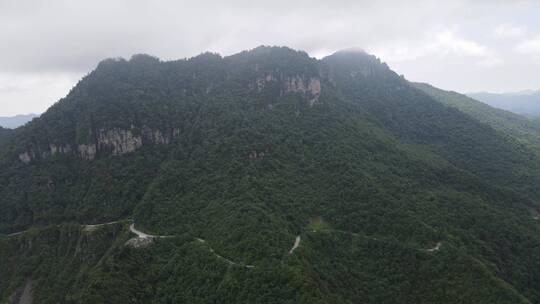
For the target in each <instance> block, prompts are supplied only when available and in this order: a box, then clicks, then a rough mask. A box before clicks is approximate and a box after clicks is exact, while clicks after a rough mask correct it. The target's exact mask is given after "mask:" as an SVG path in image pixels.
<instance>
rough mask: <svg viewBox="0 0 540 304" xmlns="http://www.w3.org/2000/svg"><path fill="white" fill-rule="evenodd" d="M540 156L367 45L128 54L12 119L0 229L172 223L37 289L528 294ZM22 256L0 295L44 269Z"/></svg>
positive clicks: (324, 298)
mask: <svg viewBox="0 0 540 304" xmlns="http://www.w3.org/2000/svg"><path fill="white" fill-rule="evenodd" d="M539 166H540V162H539V161H538V158H537V156H536V154H535V153H534V151H532V150H531V149H530V148H529V147H528V146H527V145H525V144H522V143H520V142H519V141H517V140H514V139H513V138H510V137H507V136H504V134H501V133H500V132H498V131H497V130H495V129H494V128H492V127H491V126H489V125H487V124H485V123H484V122H481V121H478V120H476V119H474V118H473V117H471V116H470V115H466V114H464V113H462V112H460V111H458V110H456V109H453V108H450V107H448V106H445V105H442V104H441V103H440V102H438V101H436V100H434V99H433V98H432V97H430V96H428V95H427V94H425V93H424V92H422V91H420V90H418V89H417V88H415V87H413V86H411V85H410V84H409V82H407V81H406V80H405V79H403V78H401V77H399V76H398V75H397V74H395V73H394V72H392V71H391V70H390V69H388V67H387V66H386V65H385V64H383V63H381V62H380V61H379V60H378V59H376V58H375V57H373V56H370V55H368V54H365V53H358V52H338V53H336V54H334V55H331V56H329V57H327V58H324V59H322V60H316V59H314V58H310V57H309V56H308V55H307V54H306V53H304V52H298V51H294V50H291V49H288V48H277V47H259V48H256V49H254V50H251V51H246V52H242V53H239V54H236V55H233V56H229V57H221V56H219V55H216V54H202V55H200V56H197V57H194V58H191V59H187V60H179V61H172V62H162V61H160V60H158V59H156V58H153V57H150V56H147V55H137V56H134V57H132V58H131V59H130V60H106V61H103V62H101V63H100V64H99V65H98V67H97V68H96V70H95V71H93V72H92V73H90V74H89V75H88V76H87V77H85V78H84V79H83V80H82V81H81V82H80V83H79V84H78V85H77V86H76V87H75V88H74V89H73V90H72V91H71V92H70V93H69V94H68V95H67V96H66V97H65V98H64V99H62V100H61V101H59V102H58V103H57V104H55V105H54V106H53V107H52V108H51V109H49V110H48V111H47V112H46V113H44V114H43V115H42V116H41V117H40V118H38V119H35V120H33V121H32V122H31V123H29V124H28V125H26V126H24V127H22V128H19V129H17V130H14V131H13V134H12V136H10V139H9V140H8V142H7V143H6V144H4V146H3V147H2V148H0V186H1V187H0V208H1V209H2V210H6V212H3V213H1V214H0V231H1V232H4V233H13V232H17V231H20V230H24V229H27V228H29V227H35V228H34V229H36V230H37V231H41V229H43V228H42V227H45V226H52V227H54V226H55V225H57V224H60V223H66V222H77V223H79V224H89V223H90V224H92V223H103V222H109V221H113V220H119V219H128V218H132V219H133V220H134V222H135V224H136V225H137V227H138V229H141V230H142V231H145V232H147V233H153V234H156V235H162V236H167V237H163V238H157V239H155V240H153V242H152V243H151V244H150V245H149V246H148V247H145V248H132V247H130V246H112V247H109V248H110V250H107V254H104V253H103V252H102V251H100V252H99V255H100V256H103V259H102V261H101V262H100V263H98V264H96V263H94V262H92V263H89V265H90V266H84V265H83V264H81V265H79V264H69V265H75V266H74V267H75V268H76V270H74V271H77V272H78V273H79V275H78V276H77V277H76V278H73V277H71V276H68V277H69V279H66V280H65V284H64V285H54V286H62V288H57V287H54V288H48V287H46V286H43V287H36V288H37V290H36V295H37V296H38V297H39V299H38V300H39V303H58V302H60V303H112V302H114V303H130V302H133V301H138V302H145V303H148V302H150V303H152V302H155V303H179V302H180V303H181V302H187V303H194V302H195V303H355V302H357V301H358V299H362V300H363V302H366V303H396V302H398V303H434V302H437V303H458V302H459V303H540V292H539V291H538V288H537V285H536V283H535V282H538V281H539V280H540V277H539V276H540V263H539V261H540V246H539V245H540V233H539V232H540V227H539V225H538V222H537V221H535V220H534V219H533V216H534V215H535V214H536V213H535V212H537V211H538V204H537V203H536V201H537V199H538V196H539V195H540V192H539V190H537V189H536V188H537V187H536V185H537V183H538V181H539V180H540V174H539V172H540V170H539ZM46 229H51V228H46ZM31 231H32V230H31ZM62 231H65V230H62ZM60 233H62V232H60ZM64 233H67V234H68V235H72V236H73V237H74V238H75V239H79V237H78V234H77V233H74V232H69V233H68V232H64ZM26 237H28V235H27V233H22V234H20V235H15V236H7V237H5V238H4V239H2V240H1V241H2V243H1V244H4V245H3V247H0V248H5V249H2V250H3V251H0V254H4V255H6V256H9V257H12V256H17V255H19V254H24V256H26V257H27V258H28V259H30V260H33V259H38V258H37V257H40V256H41V254H40V252H39V251H36V250H30V251H28V250H27V249H28V248H26V247H24V246H22V247H21V246H12V245H10V244H12V243H13V242H15V243H17V242H18V240H20V239H22V240H23V243H24V238H26ZM117 238H118V242H120V243H123V242H124V241H125V234H122V233H120V234H118V236H117ZM68 239H69V240H72V239H70V238H68ZM42 241H43V239H40V242H28V243H27V244H29V245H28V246H29V248H30V249H34V248H35V246H41V245H39V244H42V243H41V242H42ZM53 241H54V239H51V242H53ZM69 242H71V241H66V243H69ZM108 242H110V240H109V241H108ZM113 242H114V240H113ZM45 244H47V241H46V239H45ZM107 244H110V243H107ZM295 244H296V245H297V246H295ZM49 245H51V246H52V243H51V244H49ZM45 246H46V245H45ZM51 248H56V247H51ZM292 248H294V250H292ZM52 250H54V249H52ZM57 250H58V252H63V251H64V249H62V248H61V247H59V249H57ZM62 256H63V255H62ZM67 256H68V257H71V256H72V255H67ZM0 257H1V256H0ZM75 257H76V255H75ZM8 261H12V262H8ZM61 261H62V260H58V258H56V257H54V255H46V256H45V257H43V258H41V259H38V262H36V263H37V264H38V265H43V266H41V268H43V269H48V268H47V267H50V265H56V264H58V263H61ZM8 263H9V264H8ZM25 263H26V262H25V260H24V259H21V260H16V259H3V258H0V271H1V272H2V273H0V274H6V275H7V274H9V275H10V277H15V278H17V281H16V282H10V283H9V284H6V285H0V286H2V288H4V289H5V290H4V291H2V293H1V294H2V295H3V296H4V298H6V297H7V295H9V294H11V293H12V292H13V291H14V289H15V288H17V286H20V284H23V283H24V282H26V281H28V279H31V280H32V281H43V282H45V281H47V280H48V279H51V278H50V277H49V276H48V275H47V274H45V273H43V272H39V271H35V272H34V271H32V270H28V269H26V268H25ZM248 265H249V267H247V266H248ZM14 273H15V274H16V273H24V275H23V276H17V275H14ZM58 279H59V278H52V279H51V280H52V281H55V280H58ZM4 286H7V287H4ZM104 286H107V287H108V288H104ZM40 288H41V289H40ZM60 290H67V292H65V293H62V295H59V293H61V292H60ZM134 299H135V300H134Z"/></svg>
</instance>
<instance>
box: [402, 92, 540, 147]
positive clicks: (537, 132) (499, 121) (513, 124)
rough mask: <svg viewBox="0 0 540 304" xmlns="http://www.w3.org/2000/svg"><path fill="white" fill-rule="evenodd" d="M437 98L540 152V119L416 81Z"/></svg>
mask: <svg viewBox="0 0 540 304" xmlns="http://www.w3.org/2000/svg"><path fill="white" fill-rule="evenodd" d="M413 85H414V86H415V87H417V88H418V89H420V90H422V91H424V92H425V93H426V94H428V95H430V96H431V97H433V98H434V99H435V100H437V101H439V102H441V103H443V104H445V105H447V106H450V107H453V108H456V109H458V110H460V111H462V112H463V113H465V114H468V115H470V116H472V117H473V118H474V119H477V120H479V121H481V122H483V123H485V124H487V125H489V126H490V127H492V128H494V129H495V130H497V131H499V132H501V133H504V134H505V135H507V136H512V137H513V138H515V139H516V140H518V141H520V142H521V143H523V144H525V145H528V146H529V147H530V148H531V149H533V150H537V151H538V152H540V121H539V120H536V119H530V118H528V117H524V116H521V115H519V114H515V113H513V112H510V111H506V110H501V109H498V108H495V107H492V106H489V105H488V104H485V103H483V102H480V101H477V100H474V99H472V98H470V97H468V96H466V95H462V94H459V93H456V92H451V91H444V90H440V89H437V88H435V87H433V86H431V85H429V84H425V83H414V84H413Z"/></svg>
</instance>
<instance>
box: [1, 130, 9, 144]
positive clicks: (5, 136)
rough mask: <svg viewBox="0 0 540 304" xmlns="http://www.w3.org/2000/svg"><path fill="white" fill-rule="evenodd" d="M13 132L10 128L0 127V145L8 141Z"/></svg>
mask: <svg viewBox="0 0 540 304" xmlns="http://www.w3.org/2000/svg"><path fill="white" fill-rule="evenodd" d="M10 134H11V130H10V129H4V128H2V127H0V147H2V145H3V144H4V143H5V142H7V141H8V138H9V135H10Z"/></svg>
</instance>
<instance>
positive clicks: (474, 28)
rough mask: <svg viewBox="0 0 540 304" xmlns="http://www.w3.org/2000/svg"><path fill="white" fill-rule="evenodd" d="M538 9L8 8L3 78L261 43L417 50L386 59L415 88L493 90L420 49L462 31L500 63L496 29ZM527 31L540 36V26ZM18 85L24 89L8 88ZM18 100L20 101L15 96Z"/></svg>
mask: <svg viewBox="0 0 540 304" xmlns="http://www.w3.org/2000/svg"><path fill="white" fill-rule="evenodd" d="M534 9H540V6H539V4H538V2H537V1H526V0H523V1H512V2H509V1H502V0H500V1H491V0H489V1H488V0H454V1H432V0H412V1H391V0H383V1H367V0H357V1H354V0H335V1H313V0H309V1H308V0H296V1H290V0H274V1H255V0H251V1H248V0H229V1H204V0H203V1H185V0H180V1H167V0H163V1H158V0H146V1H142V0H135V1H133V0H117V1H110V0H109V1H106V0H93V1H69V0H47V1H45V0H18V1H11V0H0V28H1V29H2V30H1V31H0V41H2V43H0V55H1V56H0V73H2V74H4V76H6V75H16V76H17V77H16V78H17V79H21V77H23V76H24V75H26V74H31V75H34V76H35V75H38V74H40V73H41V74H47V75H52V74H56V75H59V76H58V77H64V78H63V79H65V75H70V79H73V75H83V74H85V73H87V72H89V71H90V70H91V69H93V68H94V67H95V66H96V64H97V63H98V62H99V61H100V60H102V59H104V58H108V57H129V56H131V55H132V54H135V53H149V54H152V55H155V56H158V57H160V58H162V59H165V60H167V59H177V58H183V57H190V56H194V55H197V54H199V53H201V52H203V51H215V52H219V53H221V54H224V55H228V54H232V53H235V52H238V51H241V50H243V49H248V48H253V47H256V46H258V45H261V44H265V45H287V46H290V47H293V48H296V49H302V50H305V51H307V52H308V53H310V54H311V55H313V56H315V55H317V56H323V55H326V54H329V53H331V52H334V51H336V50H338V49H343V48H349V47H361V48H364V49H366V50H367V51H368V52H369V51H371V52H380V54H377V53H376V54H375V55H379V56H383V55H385V54H392V52H391V50H395V49H396V48H401V49H404V48H408V49H410V50H412V51H414V52H416V53H415V54H412V55H415V56H412V55H411V54H408V58H411V59H409V60H408V61H403V60H394V59H395V57H392V56H389V57H388V58H384V57H383V58H382V59H383V60H386V61H388V62H389V63H390V65H391V66H393V67H395V68H396V69H397V70H398V72H400V73H403V74H405V76H409V75H411V76H412V77H415V78H416V79H413V80H424V81H430V79H425V78H427V77H426V76H427V75H431V74H434V72H431V73H419V71H429V68H432V69H434V68H436V69H438V70H439V71H441V75H442V76H440V77H436V78H435V79H439V80H437V81H435V83H434V84H436V85H443V86H447V87H448V88H451V89H465V88H468V87H469V86H470V85H471V83H472V84H474V83H476V84H478V90H489V89H491V88H492V87H494V86H496V84H497V83H499V82H497V81H495V80H494V79H492V78H493V77H494V76H493V75H489V74H487V75H486V74H482V70H481V69H479V68H478V67H477V66H475V62H481V61H482V60H483V59H482V58H475V61H470V60H469V59H468V58H465V57H463V56H462V57H460V58H461V59H460V61H459V60H458V62H457V63H456V64H455V65H454V66H449V62H452V60H454V59H455V58H453V57H451V56H452V54H449V55H448V56H446V57H444V58H443V57H441V56H439V54H436V53H433V52H431V53H430V52H423V51H422V50H420V49H419V48H418V46H419V45H424V46H428V47H429V44H430V43H432V41H429V39H430V35H429V31H430V30H431V29H441V30H444V29H456V30H455V33H456V35H462V36H458V37H457V38H459V39H461V41H469V40H470V41H472V42H474V43H476V44H477V45H479V46H481V47H484V48H485V50H486V51H485V53H486V54H490V56H491V57H492V58H491V59H490V58H486V59H484V62H488V63H489V62H495V61H494V59H493V58H498V57H497V56H499V55H501V56H503V57H504V56H513V55H512V54H511V53H501V52H500V51H499V48H502V44H503V42H501V41H499V42H498V43H499V44H496V43H492V42H490V41H488V40H489V37H491V38H492V33H493V30H494V29H495V27H496V26H498V25H500V24H503V23H511V24H515V25H517V26H519V25H521V24H519V22H520V18H519V17H520V16H519V15H516V16H512V14H511V12H512V11H513V10H516V11H519V10H529V11H534ZM497 18H499V19H504V20H498V19H497ZM512 18H513V19H512ZM480 25H482V26H487V27H490V28H480V27H479V26H480ZM535 27H536V28H535ZM527 28H528V29H529V30H531V31H534V30H536V32H537V33H539V34H540V25H539V24H538V23H537V24H533V25H530V24H528V25H527ZM486 37H487V38H486ZM418 54H420V55H422V56H417V55H418ZM454 55H455V56H457V55H456V54H454ZM402 57H403V58H405V57H407V56H402ZM477 57H478V56H477ZM458 59H459V58H458ZM490 60H491V61H490ZM428 62H429V64H428ZM501 62H504V63H505V65H506V64H507V62H508V63H511V62H512V58H510V59H508V58H501ZM456 66H459V67H460V68H462V69H463V71H461V74H464V73H465V74H466V70H467V69H471V70H474V71H475V73H474V74H475V75H477V76H478V77H479V78H482V77H485V78H484V79H466V78H467V77H462V76H460V73H458V71H457V70H456V68H455V67H456ZM499 68H502V67H499ZM531 68H534V67H529V69H531ZM444 71H447V72H444ZM464 71H465V72H464ZM502 71H505V70H504V69H503V70H502ZM535 71H536V72H538V69H536V70H535ZM508 72H511V69H510V70H508ZM523 74H527V75H528V73H523ZM529 74H530V73H529ZM60 75H64V76H60ZM48 77H49V76H48ZM461 78H463V79H461ZM2 79H10V77H8V76H6V77H4V78H2ZM11 82H14V81H11ZM526 82H527V83H531V81H529V80H527V81H526ZM524 83H525V82H524ZM14 85H17V83H7V84H6V83H2V84H0V86H4V87H6V86H14ZM71 85H73V84H71ZM538 87H540V84H538ZM34 89H35V90H38V86H36V87H34ZM39 89H45V90H46V89H47V88H46V87H44V86H40V87H39ZM520 89H521V88H520ZM28 90H31V87H29V88H28ZM55 90H56V91H55V92H57V91H59V90H60V89H59V88H58V87H57V88H56V89H55ZM30 95H31V94H30V93H28V91H27V94H26V95H25V96H27V97H26V98H27V99H28V96H30ZM53 95H54V94H49V95H47V96H53ZM54 96H56V95H54ZM58 97H60V96H58ZM2 98H4V96H3V95H2V93H1V92H0V100H2ZM9 98H17V97H16V94H10V95H9ZM51 98H53V97H51ZM27 99H25V100H27ZM27 102H30V101H27ZM0 110H2V109H0ZM0 114H1V113H0Z"/></svg>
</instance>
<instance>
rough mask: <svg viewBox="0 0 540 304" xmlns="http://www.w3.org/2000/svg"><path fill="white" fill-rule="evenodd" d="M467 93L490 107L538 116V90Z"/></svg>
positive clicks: (539, 114)
mask: <svg viewBox="0 0 540 304" xmlns="http://www.w3.org/2000/svg"><path fill="white" fill-rule="evenodd" d="M467 95H468V96H470V97H471V98H474V99H476V100H479V101H482V102H484V103H487V104H488V105H490V106H492V107H496V108H499V109H503V110H507V111H511V112H514V113H517V114H521V115H526V116H530V117H540V90H536V91H534V90H527V91H522V92H516V93H500V94H497V93H485V92H482V93H471V94H467Z"/></svg>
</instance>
